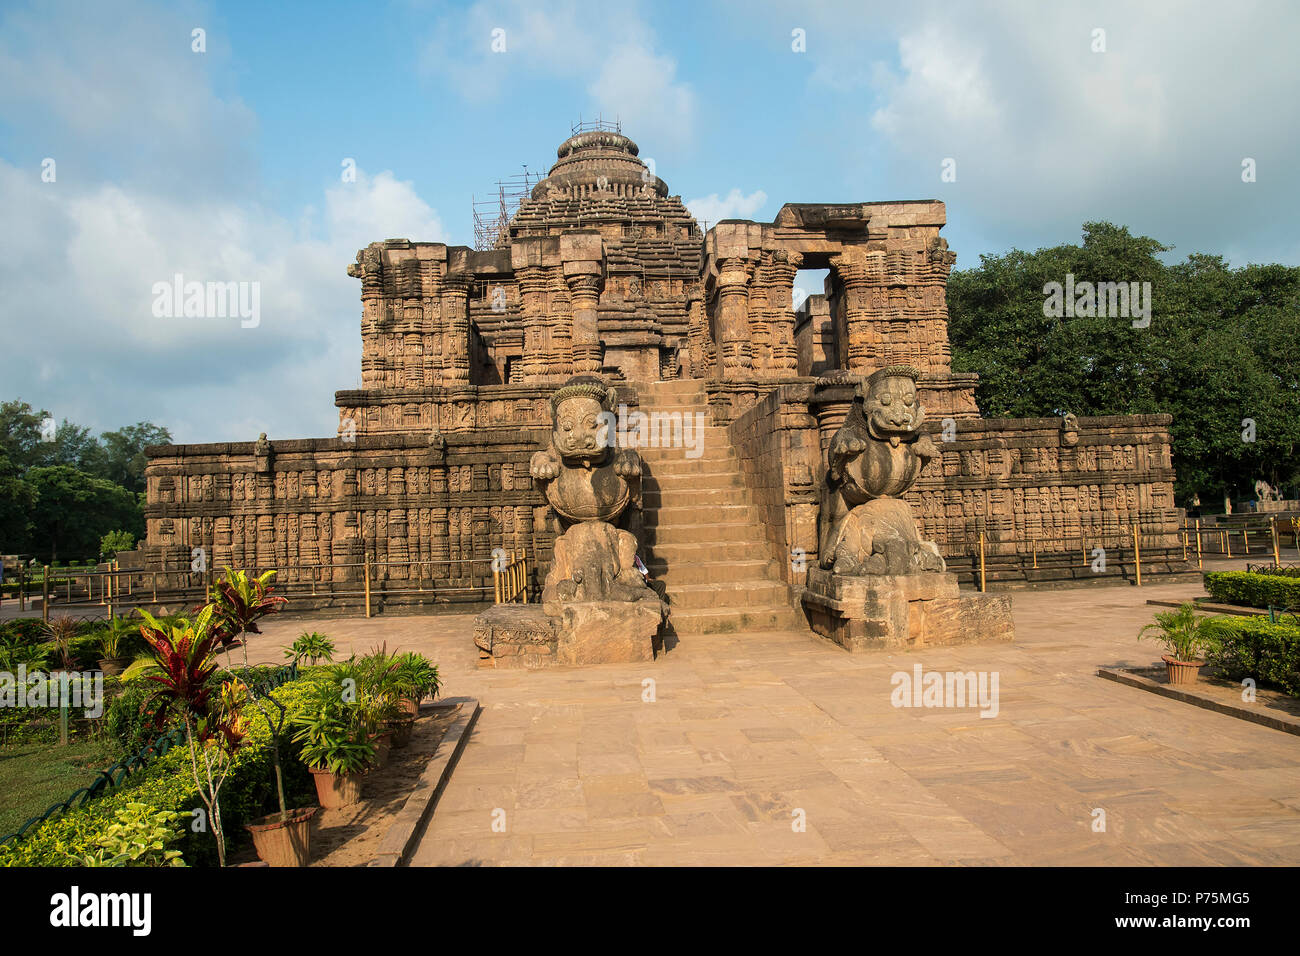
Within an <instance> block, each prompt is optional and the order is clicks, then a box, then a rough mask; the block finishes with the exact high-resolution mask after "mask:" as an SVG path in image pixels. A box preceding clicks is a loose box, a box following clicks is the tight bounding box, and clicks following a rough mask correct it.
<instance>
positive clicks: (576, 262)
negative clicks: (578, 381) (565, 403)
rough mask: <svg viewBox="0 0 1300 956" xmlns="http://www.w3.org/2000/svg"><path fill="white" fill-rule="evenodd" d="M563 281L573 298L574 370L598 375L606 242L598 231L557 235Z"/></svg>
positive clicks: (583, 373)
mask: <svg viewBox="0 0 1300 956" xmlns="http://www.w3.org/2000/svg"><path fill="white" fill-rule="evenodd" d="M560 259H561V260H562V261H563V263H564V266H563V268H564V281H565V283H566V284H567V285H568V287H569V295H570V297H571V298H572V300H573V371H574V372H575V373H577V374H579V375H598V374H599V373H600V369H601V366H602V365H603V364H604V354H603V350H602V347H601V342H600V329H599V327H598V325H597V321H596V307H597V305H599V304H600V293H601V291H602V290H603V289H604V287H605V246H604V243H603V241H602V240H601V238H600V233H598V232H566V233H564V234H563V235H562V236H560Z"/></svg>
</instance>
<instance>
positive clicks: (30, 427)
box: [0, 399, 50, 472]
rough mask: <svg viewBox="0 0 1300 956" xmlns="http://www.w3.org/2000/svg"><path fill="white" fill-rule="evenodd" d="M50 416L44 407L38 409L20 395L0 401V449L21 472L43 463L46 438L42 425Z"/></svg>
mask: <svg viewBox="0 0 1300 956" xmlns="http://www.w3.org/2000/svg"><path fill="white" fill-rule="evenodd" d="M49 417H50V413H49V412H47V411H45V409H41V410H40V411H36V410H35V409H33V408H32V406H30V405H28V404H27V403H26V402H24V401H22V400H21V399H14V400H13V401H11V402H0V452H3V453H4V455H5V457H7V458H8V459H9V460H10V461H11V462H13V464H14V465H15V466H16V467H17V468H18V470H19V471H20V472H25V471H26V470H27V469H28V468H30V467H32V466H33V465H38V464H43V462H41V461H40V459H39V456H40V454H41V451H40V448H41V443H42V441H43V437H42V433H41V425H42V423H43V422H44V421H45V420H46V419H47V418H49Z"/></svg>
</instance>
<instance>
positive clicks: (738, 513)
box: [646, 493, 758, 528]
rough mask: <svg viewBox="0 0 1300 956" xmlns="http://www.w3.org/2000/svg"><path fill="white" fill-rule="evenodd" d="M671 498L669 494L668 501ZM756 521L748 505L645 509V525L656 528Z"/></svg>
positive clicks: (682, 506) (752, 522) (679, 506)
mask: <svg viewBox="0 0 1300 956" xmlns="http://www.w3.org/2000/svg"><path fill="white" fill-rule="evenodd" d="M673 498H674V496H673V495H672V494H671V493H670V494H669V500H673ZM677 500H680V498H679V499H677ZM757 520H758V515H757V514H756V512H755V510H754V507H753V506H752V505H750V504H731V505H722V504H719V505H708V504H698V505H665V506H664V507H662V508H647V509H646V523H647V524H653V525H654V526H655V527H658V528H667V527H671V526H673V525H683V524H717V525H726V524H737V523H741V524H754V523H756V522H757Z"/></svg>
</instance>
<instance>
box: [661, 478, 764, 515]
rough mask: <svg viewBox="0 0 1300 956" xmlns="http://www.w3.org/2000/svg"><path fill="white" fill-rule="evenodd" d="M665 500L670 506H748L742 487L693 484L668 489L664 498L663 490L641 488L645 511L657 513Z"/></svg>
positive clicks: (747, 497)
mask: <svg viewBox="0 0 1300 956" xmlns="http://www.w3.org/2000/svg"><path fill="white" fill-rule="evenodd" d="M665 497H666V500H667V501H668V502H669V505H671V504H672V503H673V502H679V501H683V500H686V501H690V502H691V503H692V504H694V505H709V506H713V505H748V504H749V490H748V489H747V488H744V487H739V486H732V487H729V488H701V487H700V486H699V485H696V484H695V483H694V482H692V483H691V487H690V488H689V489H687V488H670V489H669V490H668V493H667V495H666V496H665V494H664V491H663V488H662V487H660V488H659V489H658V490H656V491H650V490H647V489H645V488H644V487H643V488H642V492H641V504H642V506H643V507H645V508H647V509H654V510H655V511H659V510H661V509H662V508H663V507H664V501H665Z"/></svg>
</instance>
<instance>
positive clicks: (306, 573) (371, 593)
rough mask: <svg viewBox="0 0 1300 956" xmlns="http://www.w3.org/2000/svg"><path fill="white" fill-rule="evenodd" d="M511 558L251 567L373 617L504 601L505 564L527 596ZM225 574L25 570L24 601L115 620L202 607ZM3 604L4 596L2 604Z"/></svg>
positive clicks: (524, 570) (288, 591)
mask: <svg viewBox="0 0 1300 956" xmlns="http://www.w3.org/2000/svg"><path fill="white" fill-rule="evenodd" d="M501 553H507V554H509V555H510V558H509V562H508V563H507V564H506V565H504V566H502V565H501V561H500V559H499V557H497V556H486V557H470V558H454V559H438V560H432V559H417V560H406V561H390V560H384V561H380V560H377V559H374V558H371V559H368V560H363V561H355V562H344V563H338V564H310V565H309V564H296V563H294V564H291V563H286V562H277V563H276V564H274V565H272V566H270V567H260V566H254V567H251V568H245V570H248V572H249V573H250V574H261V573H263V572H264V571H269V570H275V571H276V572H277V574H276V578H275V588H276V593H278V594H280V595H282V596H284V597H288V598H290V600H293V599H295V598H297V599H302V598H313V597H328V598H360V599H362V601H364V604H365V608H366V616H367V617H369V616H371V615H372V613H373V611H374V608H375V607H376V605H382V603H383V602H385V601H388V600H401V599H402V598H415V597H429V598H433V599H434V600H437V599H438V598H440V597H446V598H449V599H455V600H470V601H473V600H475V599H477V600H479V601H484V602H486V601H489V600H494V599H498V598H496V597H495V596H496V595H499V594H500V593H501V592H500V591H499V590H498V588H499V585H500V580H499V579H500V577H501V574H502V573H503V572H501V571H498V567H503V569H504V572H505V574H506V578H507V580H508V584H509V588H510V597H509V598H508V600H514V599H515V598H517V597H519V595H520V594H521V593H522V594H524V599H525V600H526V599H527V595H526V591H527V587H528V579H529V575H530V573H531V562H530V561H529V560H528V558H527V557H526V553H525V551H524V550H523V549H520V550H518V551H510V552H502V551H501V550H500V549H497V554H498V555H499V554H501ZM220 577H221V571H220V570H218V569H216V568H212V567H209V568H207V569H205V570H203V571H182V570H176V571H160V570H141V569H126V568H122V567H121V566H120V564H118V563H116V562H114V563H113V564H112V565H111V566H110V567H108V568H106V569H94V570H86V571H71V572H65V571H60V570H53V571H52V570H51V569H49V568H48V566H46V567H43V568H41V570H40V573H39V574H38V575H31V574H28V573H27V571H26V569H22V570H20V571H19V589H18V601H19V609H20V610H21V611H26V610H27V604H28V603H29V601H30V600H31V599H32V598H34V597H35V593H36V592H37V591H39V594H40V596H41V608H42V613H41V616H42V619H44V620H46V621H48V620H49V614H50V607H51V606H52V605H53V606H55V609H56V611H57V609H58V608H59V607H67V608H70V609H72V608H78V607H80V608H90V607H102V608H105V609H106V611H107V613H108V616H109V617H117V616H119V615H120V614H121V613H122V612H123V609H124V608H128V609H129V608H134V607H136V606H137V605H141V604H147V605H150V606H161V605H169V604H177V603H181V604H185V603H193V604H200V603H203V602H204V601H206V600H207V598H208V595H209V594H210V593H211V588H212V586H213V584H214V583H216V581H218V580H220ZM2 603H3V599H2V598H0V606H2Z"/></svg>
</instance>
